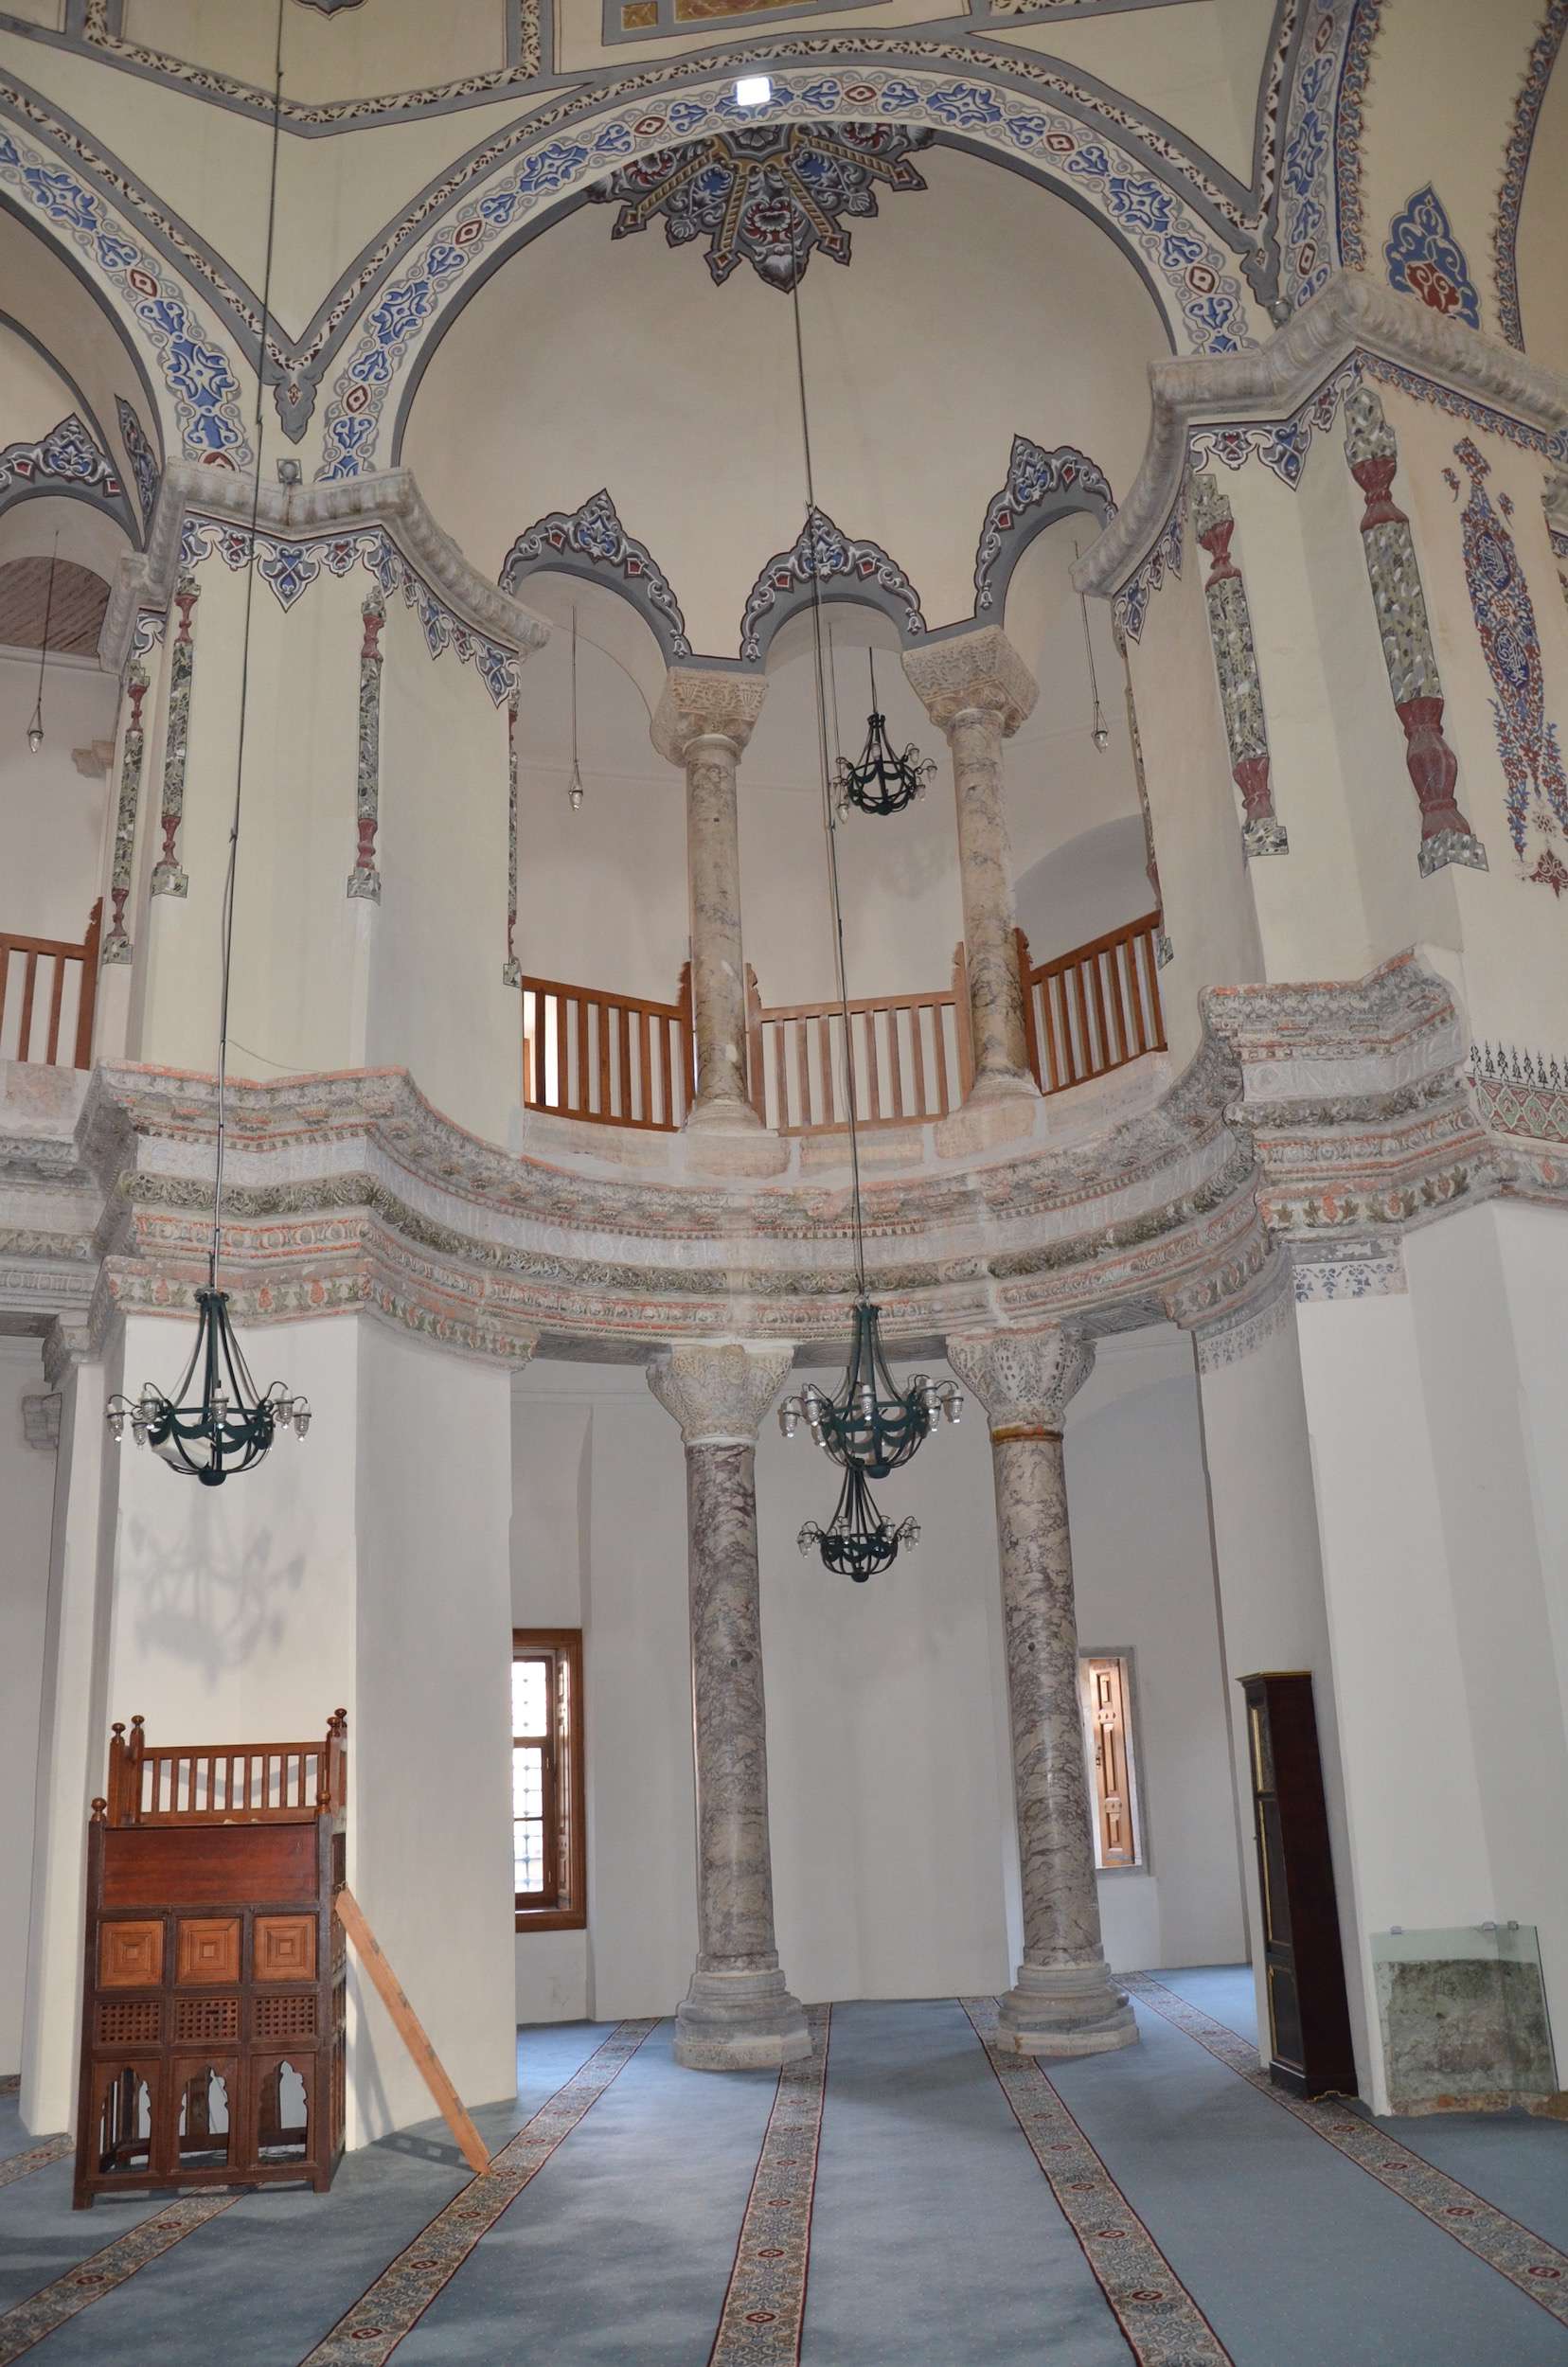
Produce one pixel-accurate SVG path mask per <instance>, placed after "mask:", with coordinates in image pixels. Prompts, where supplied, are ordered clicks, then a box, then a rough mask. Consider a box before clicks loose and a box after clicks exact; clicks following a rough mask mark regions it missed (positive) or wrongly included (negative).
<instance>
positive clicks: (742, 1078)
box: [653, 667, 767, 1132]
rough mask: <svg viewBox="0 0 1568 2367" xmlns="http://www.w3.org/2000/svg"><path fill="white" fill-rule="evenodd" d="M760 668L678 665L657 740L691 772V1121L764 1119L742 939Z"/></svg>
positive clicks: (735, 1123)
mask: <svg viewBox="0 0 1568 2367" xmlns="http://www.w3.org/2000/svg"><path fill="white" fill-rule="evenodd" d="M766 689H767V685H766V683H765V682H763V681H762V679H761V677H760V676H758V675H751V674H717V673H711V674H710V673H704V672H702V671H700V670H699V669H697V668H695V667H672V668H671V670H670V672H669V673H668V675H667V677H666V679H665V686H664V691H663V693H662V695H661V697H660V700H659V705H658V712H657V713H656V714H655V716H654V718H653V744H654V746H655V747H656V748H657V749H658V751H659V754H660V755H661V756H666V757H668V760H669V762H670V763H671V764H680V765H684V766H685V768H686V880H687V883H688V887H689V890H690V897H691V1007H692V1022H693V1025H694V1028H695V1031H696V1036H697V1098H696V1100H695V1101H694V1102H693V1103H692V1106H691V1109H690V1111H689V1112H688V1113H687V1116H686V1124H687V1125H688V1126H695V1127H713V1128H717V1129H719V1130H726V1131H729V1132H742V1131H746V1130H750V1129H752V1128H754V1127H757V1126H759V1125H760V1124H761V1120H760V1119H759V1118H758V1116H757V1112H756V1111H755V1110H754V1109H753V1108H752V1106H751V1101H750V1099H749V1097H748V1095H747V1092H746V963H745V956H744V954H743V953H742V952H741V948H740V834H739V820H738V817H737V813H736V802H735V774H736V768H737V766H738V765H739V761H740V752H741V750H742V749H743V748H744V747H745V744H746V742H747V740H748V739H750V738H751V735H752V726H753V724H754V723H755V722H756V721H757V716H758V714H759V712H760V711H761V706H762V699H763V694H764V692H765V691H766Z"/></svg>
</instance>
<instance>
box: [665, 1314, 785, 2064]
mask: <svg viewBox="0 0 1568 2367" xmlns="http://www.w3.org/2000/svg"><path fill="white" fill-rule="evenodd" d="M789 1369H790V1350H789V1349H788V1348H787V1347H785V1348H780V1347H774V1346H768V1347H751V1346H748V1345H746V1344H744V1343H742V1342H739V1341H723V1342H719V1343H716V1344H701V1345H698V1344H692V1345H689V1346H684V1345H683V1346H677V1347H673V1348H668V1349H666V1350H665V1351H664V1352H663V1353H662V1354H661V1355H660V1356H659V1357H657V1358H656V1359H655V1360H654V1361H653V1363H652V1364H650V1367H649V1372H648V1382H649V1387H650V1389H651V1390H652V1392H653V1395H654V1396H655V1397H657V1398H658V1400H659V1403H660V1404H661V1405H662V1406H663V1407H664V1409H665V1411H666V1413H667V1414H668V1415H672V1416H673V1418H674V1419H675V1420H676V1421H677V1422H679V1424H680V1426H681V1435H682V1437H683V1439H684V1440H685V1442H686V1517H687V1523H688V1553H689V1557H690V1558H689V1566H690V1578H691V1692H692V1705H693V1726H694V1732H695V1736H696V1753H697V1925H698V1942H697V1949H698V1952H697V1966H696V1970H695V1971H694V1972H693V1974H692V1977H691V1986H690V1988H689V1989H688V1990H687V1992H686V1997H685V1999H684V2000H683V2002H682V2004H681V2007H680V2010H679V2012H678V2014H677V2016H676V2024H675V2059H676V2061H677V2062H678V2063H684V2064H685V2065H686V2068H687V2070H689V2071H746V2070H753V2069H756V2068H757V2067H759V2066H760V2067H771V2066H774V2065H776V2064H779V2063H788V2062H792V2061H793V2060H794V2058H795V2057H796V2056H801V2055H806V2054H809V2053H810V2051H811V2040H810V2038H809V2037H808V2035H807V2030H806V2021H805V2017H804V2015H803V2014H802V2013H801V2010H800V2007H799V2005H798V2003H797V2002H796V2001H795V2000H794V1999H793V1997H792V1996H791V1995H790V1992H789V1990H788V1988H787V1987H786V1986H785V1981H784V1974H783V1972H782V1970H781V1969H780V1967H779V1962H778V1951H777V1949H776V1947H775V1942H774V1907H773V1859H772V1853H771V1851H770V1848H769V1842H768V1738H767V1725H766V1717H765V1713H764V1707H763V1698H762V1629H761V1609H760V1603H759V1599H758V1585H757V1493H756V1486H755V1480H754V1475H753V1465H754V1461H755V1456H756V1450H757V1424H758V1422H759V1421H760V1420H761V1418H762V1416H763V1415H764V1414H765V1413H766V1412H767V1410H768V1407H769V1405H770V1404H771V1403H772V1401H773V1399H774V1397H775V1396H776V1395H777V1393H778V1390H779V1388H780V1386H781V1384H782V1382H783V1379H784V1376H785V1374H786V1373H787V1372H788V1371H789Z"/></svg>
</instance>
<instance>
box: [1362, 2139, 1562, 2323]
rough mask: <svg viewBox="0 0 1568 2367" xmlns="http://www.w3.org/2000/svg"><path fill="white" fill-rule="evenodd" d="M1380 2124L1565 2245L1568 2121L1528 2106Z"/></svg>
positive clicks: (1424, 2157) (1473, 2188)
mask: <svg viewBox="0 0 1568 2367" xmlns="http://www.w3.org/2000/svg"><path fill="white" fill-rule="evenodd" d="M1378 2127H1380V2128H1386V2129H1387V2130H1388V2132H1389V2134H1390V2135H1391V2136H1394V2137H1397V2138H1398V2139H1399V2143H1400V2145H1405V2146H1407V2147H1408V2148H1409V2150H1410V2151H1411V2152H1412V2153H1418V2154H1419V2155H1420V2156H1421V2158H1422V2160H1423V2161H1425V2162H1432V2163H1433V2164H1434V2166H1435V2167H1436V2168H1437V2169H1439V2170H1446V2171H1447V2172H1448V2174H1449V2176H1450V2178H1456V2179H1457V2180H1459V2182H1460V2184H1461V2185H1463V2186H1468V2187H1470V2189H1471V2191H1472V2192H1473V2193H1475V2194H1477V2195H1480V2196H1481V2197H1482V2198H1484V2199H1485V2200H1486V2201H1487V2202H1494V2203H1495V2204H1496V2205H1497V2208H1498V2209H1499V2211H1506V2213H1507V2215H1508V2216H1509V2218H1510V2219H1517V2220H1519V2222H1520V2224H1521V2225H1522V2226H1523V2227H1528V2228H1533V2229H1534V2230H1535V2232H1536V2234H1538V2235H1544V2236H1545V2238H1546V2241H1547V2242H1548V2243H1549V2244H1556V2245H1557V2247H1558V2249H1559V2251H1568V2125H1565V2124H1564V2123H1563V2122H1561V2121H1544V2120H1538V2119H1537V2118H1536V2117H1535V2115H1534V2114H1533V2113H1530V2112H1434V2113H1430V2114H1428V2115H1426V2116H1425V2117H1423V2118H1421V2119H1417V2120H1412V2119H1408V2118H1404V2119H1400V2120H1397V2121H1383V2120H1381V2121H1379V2123H1378ZM1563 2339H1564V2342H1565V2344H1568V2335H1565V2336H1564V2338H1563Z"/></svg>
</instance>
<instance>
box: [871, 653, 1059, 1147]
mask: <svg viewBox="0 0 1568 2367" xmlns="http://www.w3.org/2000/svg"><path fill="white" fill-rule="evenodd" d="M903 663H904V672H905V673H906V674H907V675H908V677H909V679H910V682H911V683H912V684H913V685H914V687H915V689H916V691H917V692H918V696H919V698H920V700H921V702H922V703H923V704H924V706H925V709H926V712H927V714H928V715H929V716H930V717H931V719H932V721H933V722H934V723H935V724H937V725H938V726H939V727H940V729H941V730H942V731H943V732H945V733H946V735H947V742H948V746H949V748H950V749H951V750H952V752H953V791H954V794H955V795H956V798H957V803H958V872H959V880H960V883H961V886H962V890H963V899H964V950H965V956H966V959H967V961H968V965H969V1006H970V1034H971V1042H972V1045H973V1052H974V1069H973V1077H972V1080H971V1085H970V1091H969V1098H970V1099H971V1101H977V1100H978V1101H986V1100H992V1099H994V1098H996V1097H997V1096H998V1095H1008V1094H1032V1093H1035V1092H1037V1091H1038V1087H1037V1086H1036V1084H1035V1081H1034V1077H1033V1076H1032V1074H1031V1072H1030V1068H1029V1048H1028V1038H1027V1036H1026V1034H1025V1023H1024V986H1023V981H1022V979H1021V978H1020V976H1019V971H1018V949H1017V941H1016V937H1015V934H1014V933H1015V930H1016V928H1017V916H1016V914H1015V912H1014V908H1013V877H1012V854H1011V850H1010V848H1009V846H1008V845H1007V820H1006V818H1005V816H1004V813H1003V810H1002V742H1003V741H1004V740H1005V739H1008V738H1009V737H1010V736H1011V734H1012V733H1014V732H1015V731H1016V730H1017V729H1018V726H1019V725H1020V723H1022V722H1023V721H1024V720H1025V717H1026V716H1027V715H1028V714H1029V713H1030V712H1031V710H1032V709H1033V706H1034V703H1035V699H1036V697H1037V695H1038V693H1037V690H1036V686H1035V683H1034V678H1033V676H1032V675H1031V674H1030V672H1029V669H1028V667H1026V666H1025V663H1024V661H1023V659H1022V658H1021V657H1020V656H1019V654H1018V652H1017V650H1015V649H1014V648H1013V646H1012V643H1011V642H1010V641H1009V640H1008V639H1007V634H1006V633H1005V632H1002V630H1001V628H1000V627H999V626H996V625H985V626H982V627H981V628H980V630H979V631H978V632H964V633H955V634H954V635H953V638H952V639H951V640H947V641H933V642H931V643H929V644H928V645H927V646H926V648H924V649H923V650H909V651H907V652H906V654H905V657H904V662H903Z"/></svg>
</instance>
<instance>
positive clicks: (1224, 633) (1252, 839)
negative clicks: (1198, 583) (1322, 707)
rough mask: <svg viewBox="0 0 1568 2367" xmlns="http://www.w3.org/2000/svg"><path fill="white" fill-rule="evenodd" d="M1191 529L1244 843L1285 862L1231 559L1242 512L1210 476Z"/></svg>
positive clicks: (1243, 592)
mask: <svg viewBox="0 0 1568 2367" xmlns="http://www.w3.org/2000/svg"><path fill="white" fill-rule="evenodd" d="M1192 527H1193V532H1194V533H1195V534H1196V536H1197V538H1198V541H1199V543H1200V544H1201V545H1202V547H1203V549H1204V550H1205V551H1206V552H1207V553H1208V556H1209V571H1208V575H1207V577H1206V578H1205V579H1204V583H1203V598H1204V601H1205V603H1206V605H1207V608H1208V620H1209V639H1210V641H1211V642H1212V644H1213V647H1214V670H1215V672H1216V674H1217V675H1218V676H1219V678H1220V705H1221V711H1222V713H1223V715H1224V719H1225V739H1226V742H1227V744H1228V746H1229V748H1230V759H1231V778H1232V779H1233V780H1234V781H1235V783H1236V786H1237V788H1238V790H1239V791H1240V792H1241V814H1242V822H1241V844H1242V845H1243V846H1244V847H1245V848H1246V850H1247V852H1248V854H1249V855H1286V854H1289V852H1290V840H1289V839H1288V838H1287V836H1286V834H1285V826H1284V824H1283V823H1282V822H1281V821H1280V819H1279V816H1278V815H1277V814H1276V813H1275V811H1274V782H1273V774H1272V766H1271V760H1270V756H1269V733H1268V725H1267V724H1266V722H1265V721H1264V717H1263V685H1262V683H1261V682H1260V681H1259V679H1258V673H1257V651H1256V648H1255V646H1254V643H1253V629H1252V611H1251V609H1250V608H1249V606H1248V604H1247V587H1246V585H1245V584H1244V583H1243V582H1242V580H1241V570H1240V568H1239V567H1238V565H1237V563H1236V561H1235V560H1234V559H1233V558H1232V557H1231V537H1232V536H1233V535H1234V533H1235V532H1236V513H1235V511H1234V510H1233V509H1232V507H1231V506H1230V502H1229V500H1228V498H1227V496H1226V495H1225V494H1224V492H1223V491H1221V486H1220V481H1219V479H1218V477H1217V476H1216V475H1215V473H1214V472H1213V470H1212V469H1207V470H1203V469H1201V470H1199V471H1198V472H1197V473H1196V474H1195V475H1194V477H1193V479H1192Z"/></svg>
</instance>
